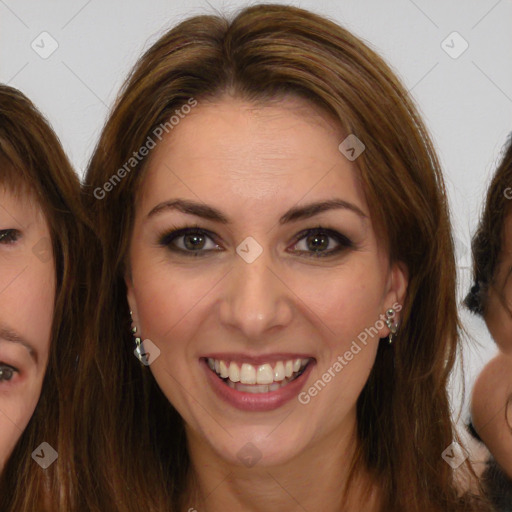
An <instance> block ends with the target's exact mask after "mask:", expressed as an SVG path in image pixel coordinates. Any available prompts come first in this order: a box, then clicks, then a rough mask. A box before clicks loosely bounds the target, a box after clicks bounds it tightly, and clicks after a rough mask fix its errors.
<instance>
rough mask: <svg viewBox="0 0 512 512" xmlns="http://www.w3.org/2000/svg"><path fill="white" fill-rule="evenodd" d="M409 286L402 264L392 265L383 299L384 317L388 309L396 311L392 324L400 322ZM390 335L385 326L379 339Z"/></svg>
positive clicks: (407, 273)
mask: <svg viewBox="0 0 512 512" xmlns="http://www.w3.org/2000/svg"><path fill="white" fill-rule="evenodd" d="M408 285H409V272H408V269H407V267H406V266H405V264H404V263H402V262H397V263H394V264H393V265H392V267H391V269H390V273H389V278H388V284H387V291H386V296H385V299H384V308H385V310H384V311H383V313H384V316H382V315H381V318H382V319H383V320H385V318H386V316H385V313H386V311H387V310H388V309H390V308H393V309H394V310H395V311H396V314H395V318H394V322H396V323H399V322H400V311H401V310H402V309H403V306H404V301H405V297H406V295H407V287H408ZM389 333H390V330H389V327H388V326H387V325H386V324H385V325H384V328H383V329H382V332H381V337H382V338H385V337H386V336H388V335H389Z"/></svg>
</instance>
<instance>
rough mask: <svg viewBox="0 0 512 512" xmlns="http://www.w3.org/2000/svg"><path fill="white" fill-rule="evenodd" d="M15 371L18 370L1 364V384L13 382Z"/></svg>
mask: <svg viewBox="0 0 512 512" xmlns="http://www.w3.org/2000/svg"><path fill="white" fill-rule="evenodd" d="M15 371H16V369H15V368H13V367H12V366H7V365H5V364H0V382H2V381H7V380H11V379H12V377H13V375H14V372H15Z"/></svg>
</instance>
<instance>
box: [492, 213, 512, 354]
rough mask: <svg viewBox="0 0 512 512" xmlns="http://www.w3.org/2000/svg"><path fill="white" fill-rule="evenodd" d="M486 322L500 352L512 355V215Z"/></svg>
mask: <svg viewBox="0 0 512 512" xmlns="http://www.w3.org/2000/svg"><path fill="white" fill-rule="evenodd" d="M485 322H486V324H487V327H488V329H489V331H490V333H491V335H492V337H493V338H494V340H495V341H496V343H497V344H498V346H499V347H500V350H501V351H502V352H505V353H509V354H512V213H509V214H508V215H507V217H506V218H505V223H504V236H503V245H502V249H501V253H500V257H499V261H498V266H497V269H496V276H495V278H494V285H493V286H491V287H490V289H489V292H488V296H487V305H486V312H485Z"/></svg>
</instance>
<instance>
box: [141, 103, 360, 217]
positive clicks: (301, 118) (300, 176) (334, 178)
mask: <svg viewBox="0 0 512 512" xmlns="http://www.w3.org/2000/svg"><path fill="white" fill-rule="evenodd" d="M343 139H344V134H343V131H342V129H341V127H340V126H339V125H338V124H337V123H336V122H335V121H334V120H333V119H332V118H331V117H329V116H328V115H327V114H326V113H324V112H323V111H321V110H320V109H318V108H316V107H314V106H313V105H310V104H309V103H307V102H306V101H304V100H302V99H299V98H294V97H291V98H285V99H283V100H280V101H273V102H271V103H268V104H265V105H255V104H253V103H248V102H246V101H243V100H240V99H233V98H224V99H222V100H219V101H217V102H208V103H199V104H198V106H196V107H195V109H193V110H192V112H191V113H190V114H188V115H186V116H184V118H183V119H181V120H180V122H179V124H178V125H176V126H175V127H174V128H173V130H172V132H170V133H169V134H168V135H167V136H166V137H165V138H163V140H162V142H160V143H159V144H158V145H157V147H156V148H155V149H154V151H153V153H152V154H151V157H150V160H149V162H148V168H147V171H146V172H147V174H146V176H145V180H144V187H143V190H142V191H140V192H141V197H142V198H143V201H144V200H145V202H148V201H149V202H155V201H158V200H164V199H168V197H169V196H170V195H172V196H177V195H180V196H187V197H193V196H196V197H195V199H198V198H200V199H205V200H206V199H207V198H211V197H212V195H214V196H215V197H217V198H218V199H219V200H220V202H221V203H222V204H225V203H227V202H228V203H229V204H235V203H237V202H238V203H242V204H243V205H244V206H248V204H251V205H252V206H254V207H257V208H258V209H261V208H262V207H264V206H266V205H268V206H272V207H275V206H279V201H280V200H281V198H287V200H288V202H291V203H293V202H297V201H299V200H301V198H304V200H306V199H309V200H314V199H315V198H317V196H318V197H320V196H321V197H322V198H326V197H327V196H328V195H333V194H335V193H337V195H339V193H342V194H343V196H344V199H346V200H351V201H354V202H357V201H358V202H359V204H360V205H363V204H364V202H365V200H364V194H363V190H362V186H361V184H360V180H359V173H358V170H357V167H356V165H355V164H354V163H353V162H350V161H349V160H347V159H346V158H345V157H344V156H343V155H342V154H341V153H340V151H339V149H338V146H339V144H340V142H341V141H342V140H343Z"/></svg>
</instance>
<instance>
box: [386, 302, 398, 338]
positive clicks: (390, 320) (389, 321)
mask: <svg viewBox="0 0 512 512" xmlns="http://www.w3.org/2000/svg"><path fill="white" fill-rule="evenodd" d="M395 315H396V311H395V310H394V309H393V308H389V309H388V310H387V311H386V325H387V326H388V328H389V330H390V331H391V332H390V333H389V336H388V341H389V344H390V345H391V343H393V335H394V334H396V332H397V331H398V323H397V322H395V321H394V318H395Z"/></svg>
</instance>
